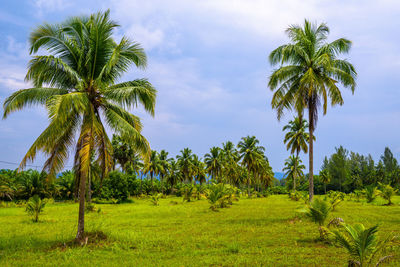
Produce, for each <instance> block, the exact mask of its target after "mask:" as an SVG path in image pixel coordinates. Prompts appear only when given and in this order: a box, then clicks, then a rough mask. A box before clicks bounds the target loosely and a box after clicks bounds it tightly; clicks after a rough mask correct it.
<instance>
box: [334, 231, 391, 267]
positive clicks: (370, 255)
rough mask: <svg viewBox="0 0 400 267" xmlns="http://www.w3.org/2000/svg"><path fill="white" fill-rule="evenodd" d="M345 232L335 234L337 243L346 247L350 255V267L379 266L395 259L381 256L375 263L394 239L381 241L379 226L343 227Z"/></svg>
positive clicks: (335, 232) (389, 256)
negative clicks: (380, 253) (378, 235)
mask: <svg viewBox="0 0 400 267" xmlns="http://www.w3.org/2000/svg"><path fill="white" fill-rule="evenodd" d="M343 229H344V232H342V231H339V230H334V231H333V234H334V237H335V240H336V241H337V243H338V244H339V245H340V246H342V247H344V248H345V249H346V250H347V252H348V253H349V254H350V255H349V256H350V259H349V261H348V266H360V267H362V266H379V265H380V264H382V263H383V262H387V261H389V260H390V259H391V258H393V256H392V255H388V256H383V257H382V256H381V257H380V258H379V259H377V262H374V260H375V259H376V257H377V256H378V253H379V252H381V251H382V250H383V249H384V248H385V247H386V246H387V245H388V244H389V242H390V241H391V239H392V238H388V239H385V240H379V239H378V237H377V232H378V225H375V226H372V227H370V228H365V227H364V225H362V224H355V225H354V226H351V225H348V224H345V225H343Z"/></svg>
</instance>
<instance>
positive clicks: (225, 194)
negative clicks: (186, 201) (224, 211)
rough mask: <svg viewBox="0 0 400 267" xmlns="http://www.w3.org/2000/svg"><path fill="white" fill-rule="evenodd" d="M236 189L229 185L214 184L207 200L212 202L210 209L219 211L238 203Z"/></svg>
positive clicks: (208, 192)
mask: <svg viewBox="0 0 400 267" xmlns="http://www.w3.org/2000/svg"><path fill="white" fill-rule="evenodd" d="M235 192H236V188H235V187H232V186H230V185H227V184H223V183H219V184H213V185H211V186H210V187H209V189H208V191H207V199H208V201H209V202H210V204H211V206H210V209H211V210H213V211H217V209H218V208H226V207H228V205H232V204H233V201H238V198H237V197H236V194H235Z"/></svg>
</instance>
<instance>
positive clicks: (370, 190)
mask: <svg viewBox="0 0 400 267" xmlns="http://www.w3.org/2000/svg"><path fill="white" fill-rule="evenodd" d="M363 192H364V195H365V199H366V200H367V203H371V202H372V201H374V200H375V199H376V198H377V196H378V195H379V191H378V189H377V188H376V186H374V185H369V186H366V187H365V188H364V191H363Z"/></svg>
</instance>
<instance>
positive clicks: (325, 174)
mask: <svg viewBox="0 0 400 267" xmlns="http://www.w3.org/2000/svg"><path fill="white" fill-rule="evenodd" d="M319 178H320V179H321V182H322V183H323V184H324V192H325V194H326V185H327V184H329V183H330V181H331V175H330V173H329V171H328V169H323V170H322V171H320V172H319Z"/></svg>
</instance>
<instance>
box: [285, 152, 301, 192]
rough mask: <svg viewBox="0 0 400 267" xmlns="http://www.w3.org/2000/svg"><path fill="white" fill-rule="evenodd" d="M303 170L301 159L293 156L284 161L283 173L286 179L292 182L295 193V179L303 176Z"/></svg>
mask: <svg viewBox="0 0 400 267" xmlns="http://www.w3.org/2000/svg"><path fill="white" fill-rule="evenodd" d="M305 168H306V167H305V166H304V165H303V164H302V161H301V159H300V158H299V157H296V156H294V155H291V156H290V157H289V158H288V159H287V160H286V161H285V167H284V168H283V171H284V172H285V176H286V179H290V180H293V191H296V179H297V178H300V177H302V176H304V173H303V170H304V169H305Z"/></svg>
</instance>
